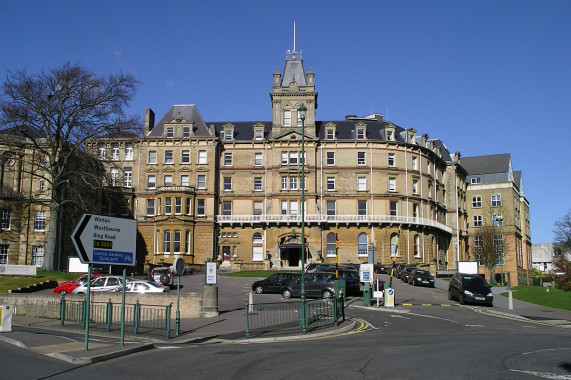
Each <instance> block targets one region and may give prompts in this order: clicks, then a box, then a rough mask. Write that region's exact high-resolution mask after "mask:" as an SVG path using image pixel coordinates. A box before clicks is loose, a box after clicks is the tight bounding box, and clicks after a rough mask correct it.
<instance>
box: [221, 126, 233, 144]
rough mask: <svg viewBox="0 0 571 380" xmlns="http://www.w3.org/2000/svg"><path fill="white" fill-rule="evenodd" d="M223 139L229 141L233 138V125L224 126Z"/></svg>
mask: <svg viewBox="0 0 571 380" xmlns="http://www.w3.org/2000/svg"><path fill="white" fill-rule="evenodd" d="M223 136H224V140H225V141H231V140H234V127H232V126H226V127H224V135H223Z"/></svg>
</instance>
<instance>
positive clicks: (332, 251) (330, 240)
mask: <svg viewBox="0 0 571 380" xmlns="http://www.w3.org/2000/svg"><path fill="white" fill-rule="evenodd" d="M335 241H336V239H335V232H330V233H328V234H327V247H326V250H327V253H326V254H327V256H335V255H336V254H337V249H336V248H335Z"/></svg>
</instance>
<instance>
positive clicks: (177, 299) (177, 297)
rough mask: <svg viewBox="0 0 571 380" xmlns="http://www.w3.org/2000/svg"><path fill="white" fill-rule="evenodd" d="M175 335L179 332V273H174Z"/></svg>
mask: <svg viewBox="0 0 571 380" xmlns="http://www.w3.org/2000/svg"><path fill="white" fill-rule="evenodd" d="M176 278H177V281H176V336H178V334H179V333H180V308H179V300H180V273H177V274H176Z"/></svg>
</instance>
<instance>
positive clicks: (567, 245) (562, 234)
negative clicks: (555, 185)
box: [553, 210, 571, 255]
mask: <svg viewBox="0 0 571 380" xmlns="http://www.w3.org/2000/svg"><path fill="white" fill-rule="evenodd" d="M553 233H554V234H555V248H556V249H557V250H558V251H559V252H561V254H563V255H565V254H571V210H569V211H567V214H565V215H563V217H561V219H559V220H558V221H556V222H555V229H554V230H553Z"/></svg>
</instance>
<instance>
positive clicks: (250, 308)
mask: <svg viewBox="0 0 571 380" xmlns="http://www.w3.org/2000/svg"><path fill="white" fill-rule="evenodd" d="M248 311H249V312H250V313H253V312H254V293H253V292H252V291H251V290H250V293H248Z"/></svg>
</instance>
